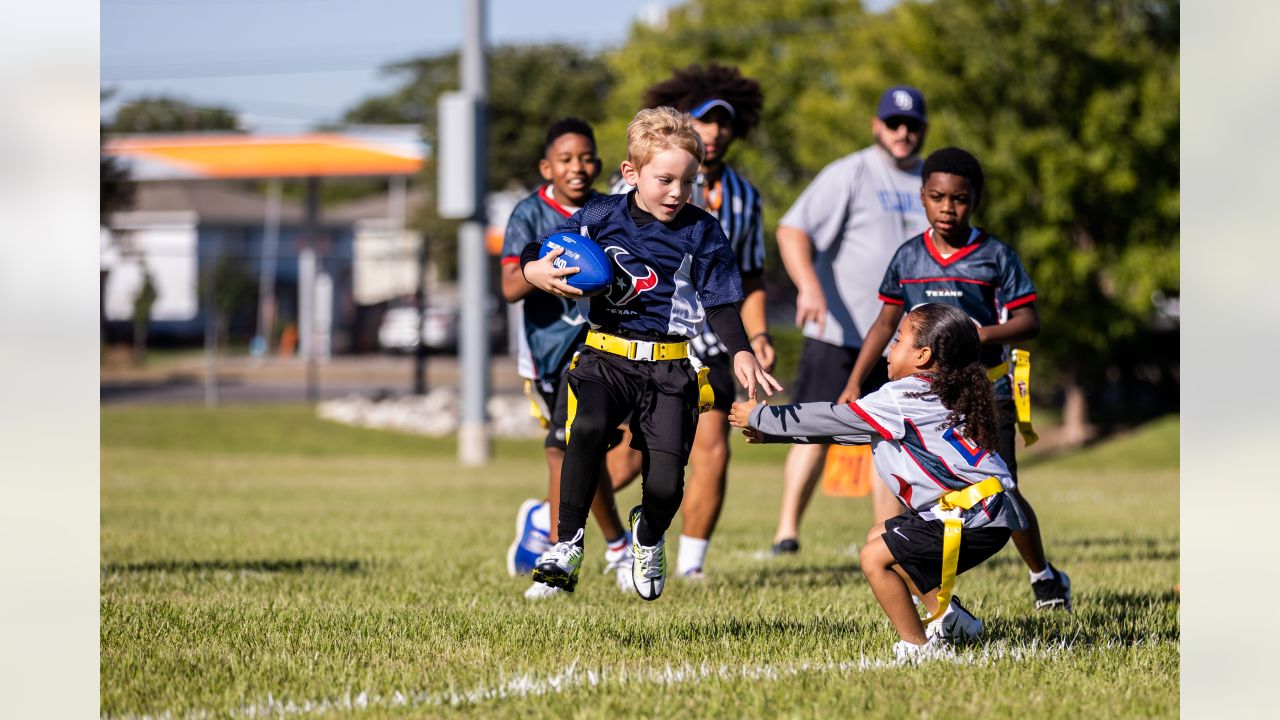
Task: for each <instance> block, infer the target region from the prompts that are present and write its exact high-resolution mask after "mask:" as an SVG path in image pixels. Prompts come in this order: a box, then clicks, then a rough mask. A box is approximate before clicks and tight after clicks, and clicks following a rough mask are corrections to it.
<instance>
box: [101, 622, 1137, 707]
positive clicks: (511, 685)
mask: <svg viewBox="0 0 1280 720" xmlns="http://www.w3.org/2000/svg"><path fill="white" fill-rule="evenodd" d="M1120 644H1121V643H1119V642H1117V643H1116V645H1117V646H1119V645H1120ZM1088 647H1101V646H1099V645H1091V646H1088ZM1072 649H1073V645H1072V643H1070V642H1068V641H1066V640H1063V641H1061V642H1058V643H1042V642H1038V641H1034V640H1033V641H1032V642H1030V643H1027V644H1018V645H1010V644H1008V643H1004V642H995V643H990V644H987V645H982V646H979V647H976V648H969V649H964V650H959V651H957V653H956V657H955V658H954V659H952V660H950V661H949V662H954V663H955V664H961V665H979V666H981V665H987V664H990V663H993V662H998V661H1001V660H1030V659H1044V658H1048V659H1053V658H1056V657H1058V656H1060V655H1062V654H1064V653H1066V652H1068V651H1070V650H1072ZM933 662H944V661H933ZM902 667H904V665H903V664H902V663H899V662H896V661H894V660H891V659H885V658H880V657H875V658H868V657H866V656H865V655H864V656H861V657H859V658H858V659H857V660H847V661H842V662H814V663H798V664H794V665H772V664H764V665H748V666H729V665H710V664H706V663H703V664H701V665H687V664H686V665H678V666H672V665H667V666H666V667H663V668H661V669H653V668H648V669H637V668H628V667H626V666H621V667H599V668H586V667H582V666H581V665H580V663H579V662H578V661H577V660H575V661H574V662H572V663H570V664H569V666H568V667H566V668H565V669H564V670H562V671H560V672H557V673H520V674H517V675H514V676H512V677H511V678H510V679H500V680H499V682H498V684H497V685H492V686H488V685H479V686H476V687H474V688H471V689H469V690H444V691H440V690H436V691H428V690H419V691H399V690H397V691H394V692H392V693H391V694H390V695H381V694H375V693H370V692H368V691H362V692H359V693H356V694H355V695H352V694H351V693H350V692H348V693H346V694H344V695H342V696H338V697H332V698H325V699H302V700H291V699H287V698H277V697H275V695H274V694H272V693H268V694H267V697H266V699H265V700H258V701H256V702H253V703H250V704H246V705H241V706H239V707H233V708H227V709H225V710H195V711H191V712H188V713H181V714H179V713H172V712H164V713H160V714H158V715H121V716H114V717H118V718H120V719H121V720H124V719H125V718H129V719H132V720H204V719H206V718H283V717H297V716H306V715H315V714H320V713H326V712H335V711H342V712H353V711H359V710H368V709H371V708H395V707H431V706H441V705H449V706H463V705H476V704H479V703H485V702H492V701H496V700H510V699H519V698H524V697H529V696H531V695H532V696H537V695H550V694H555V693H560V692H564V691H565V690H569V689H571V688H578V687H591V688H596V687H610V686H616V687H620V686H623V685H635V684H637V683H643V684H650V685H659V686H668V685H680V684H685V683H699V682H702V681H703V680H707V679H717V680H781V679H784V678H789V677H794V676H796V675H802V674H806V673H847V672H851V671H865V670H887V669H898V668H902ZM908 667H909V666H908ZM105 717H108V716H104V718H105Z"/></svg>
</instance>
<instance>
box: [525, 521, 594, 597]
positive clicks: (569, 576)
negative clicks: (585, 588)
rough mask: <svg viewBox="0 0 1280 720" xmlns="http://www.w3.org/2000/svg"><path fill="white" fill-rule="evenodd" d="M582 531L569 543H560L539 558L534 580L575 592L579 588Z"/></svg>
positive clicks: (534, 571) (534, 569) (534, 570)
mask: <svg viewBox="0 0 1280 720" xmlns="http://www.w3.org/2000/svg"><path fill="white" fill-rule="evenodd" d="M582 536H583V532H582V530H581V529H579V530H578V532H577V533H576V534H574V536H573V538H572V539H570V540H569V541H568V542H558V543H556V544H555V545H554V546H552V548H551V549H550V550H548V551H546V552H545V553H543V554H542V557H540V558H538V564H537V565H535V566H534V568H533V580H534V582H539V583H542V584H544V585H550V586H552V587H558V588H564V589H565V590H566V591H567V592H573V589H574V588H575V587H577V586H578V571H579V570H580V569H582V547H581V546H580V545H578V543H579V542H581V541H582Z"/></svg>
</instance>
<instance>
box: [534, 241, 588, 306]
mask: <svg viewBox="0 0 1280 720" xmlns="http://www.w3.org/2000/svg"><path fill="white" fill-rule="evenodd" d="M562 253H564V248H561V247H558V248H556V249H555V250H552V251H551V252H549V253H547V255H546V257H543V258H541V259H539V260H534V261H533V262H531V263H529V264H527V265H525V266H524V279H525V280H527V281H528V282H529V284H530V285H532V286H534V287H536V288H538V289H539V290H542V291H543V292H549V293H551V294H552V295H557V296H559V297H562V298H569V299H570V300H576V299H578V298H580V297H582V291H581V290H579V289H578V288H576V287H573V286H572V285H570V284H569V283H568V282H567V281H566V280H565V278H567V277H569V276H570V275H574V274H577V273H578V272H580V269H579V268H576V267H556V266H555V264H554V263H555V259H556V258H558V257H560V255H561V254H562Z"/></svg>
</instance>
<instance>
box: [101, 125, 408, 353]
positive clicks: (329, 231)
mask: <svg viewBox="0 0 1280 720" xmlns="http://www.w3.org/2000/svg"><path fill="white" fill-rule="evenodd" d="M416 137H417V128H399V129H397V128H391V129H387V128H380V129H378V132H375V133H369V132H363V133H348V134H325V135H304V136H294V137H273V138H255V137H252V136H243V135H237V136H219V135H205V136H150V137H133V138H121V139H117V140H113V141H111V142H110V143H108V145H107V148H106V150H107V152H108V153H110V154H112V155H115V156H117V157H121V158H123V159H124V160H125V161H126V162H127V163H128V165H129V167H130V174H131V178H132V179H133V180H134V181H136V182H137V191H136V194H135V198H134V203H133V206H132V207H131V208H130V209H129V210H127V211H124V212H117V213H115V214H114V215H112V216H111V217H110V218H109V220H108V224H107V227H106V228H105V229H104V230H103V233H102V240H101V263H102V278H103V280H102V282H103V288H102V305H103V306H102V313H103V318H104V334H105V337H104V339H105V340H107V341H112V340H115V339H123V338H124V337H128V336H129V335H130V334H131V330H132V328H131V325H132V317H133V312H134V301H135V298H137V297H138V294H139V291H140V290H141V289H142V287H143V281H144V273H146V274H149V275H150V276H151V282H152V284H153V286H154V287H155V290H156V299H155V303H154V305H153V306H152V309H151V323H150V335H151V338H152V339H153V340H155V341H156V342H158V343H169V344H188V343H190V344H198V343H199V342H200V341H201V339H202V337H203V335H204V332H205V324H206V320H207V319H208V317H209V308H208V307H207V305H208V304H209V300H210V299H211V298H212V299H213V301H214V302H215V303H217V304H218V305H220V306H222V307H224V308H226V307H230V308H231V311H230V312H229V313H227V314H226V317H225V320H226V323H227V326H226V327H225V328H224V330H225V332H227V333H228V335H229V337H230V338H231V341H232V342H233V343H234V342H238V341H240V340H243V339H244V338H246V337H250V336H253V335H255V334H259V332H260V330H259V327H258V326H259V325H263V318H270V321H269V322H268V323H267V324H269V325H271V328H270V332H269V333H266V334H265V335H266V337H267V339H268V341H269V342H270V343H271V346H272V347H274V346H275V341H277V340H279V339H280V337H281V336H282V335H287V333H285V332H284V331H285V330H286V328H289V327H290V326H292V328H293V330H292V332H293V336H294V337H295V338H296V337H297V336H298V327H299V323H300V316H301V315H302V314H303V308H301V307H300V305H301V304H302V303H301V301H300V293H301V292H302V289H303V288H304V287H312V288H313V291H312V294H311V295H309V296H308V297H312V298H314V303H313V308H314V310H313V314H314V317H313V318H312V322H313V326H314V327H315V334H314V336H313V337H314V338H315V339H316V341H317V342H318V343H319V344H320V345H321V346H320V347H319V348H318V352H319V354H320V355H321V356H322V357H323V356H326V355H328V354H329V353H330V352H337V353H343V352H351V351H359V350H372V349H374V344H375V338H376V327H377V323H378V322H379V320H380V317H379V316H380V312H381V311H382V310H385V308H386V307H387V306H388V305H389V304H390V303H391V302H392V301H393V300H396V299H397V298H403V297H405V296H406V295H412V293H413V292H414V290H415V289H416V288H417V278H418V273H419V272H420V270H421V265H420V262H419V255H418V248H419V246H420V244H421V239H420V237H419V236H418V235H417V234H416V233H414V232H412V231H410V230H408V229H407V228H406V225H407V223H406V218H407V217H409V216H410V214H411V213H413V212H414V211H415V210H416V209H417V206H418V205H419V204H420V203H421V198H420V197H419V196H418V195H415V194H413V193H409V192H407V180H406V179H405V178H406V177H408V176H412V175H414V174H416V173H418V172H420V171H421V168H422V164H423V157H424V155H425V153H424V150H423V148H422V147H421V145H420V143H419V142H418V141H417V140H416ZM384 175H385V176H387V177H389V178H391V179H390V181H389V190H388V192H384V193H378V194H376V195H374V196H370V197H365V198H363V199H361V200H358V201H354V202H350V203H348V204H346V205H342V206H338V207H331V208H323V209H321V208H319V202H318V197H314V198H312V199H311V203H310V206H311V207H312V208H313V213H314V215H313V216H312V217H310V218H308V212H307V208H308V202H306V201H302V200H296V199H295V200H288V199H282V198H280V197H279V196H278V195H276V196H273V195H272V194H271V193H268V192H266V191H265V189H264V188H265V186H264V184H263V183H261V182H260V181H261V180H279V179H287V178H308V179H314V182H311V183H310V184H309V185H308V187H309V188H310V192H312V193H315V192H317V190H316V189H317V188H318V187H319V178H331V177H371V176H372V177H377V176H384ZM253 181H258V182H253ZM309 182H310V181H309ZM312 226H314V230H313V231H310V232H309V228H310V227H312ZM304 248H305V249H309V250H312V251H314V254H315V259H316V263H315V274H314V278H310V279H308V278H304V277H303V274H304V273H306V272H307V271H306V264H304V263H300V262H299V260H300V257H301V256H302V254H303V250H304ZM210 279H212V284H211V285H210V292H209V294H207V295H206V294H205V293H204V290H205V287H204V285H203V283H206V282H209V281H210ZM264 304H266V305H267V306H269V308H270V311H269V312H268V313H265V314H264V313H263V311H262V310H263V305H264Z"/></svg>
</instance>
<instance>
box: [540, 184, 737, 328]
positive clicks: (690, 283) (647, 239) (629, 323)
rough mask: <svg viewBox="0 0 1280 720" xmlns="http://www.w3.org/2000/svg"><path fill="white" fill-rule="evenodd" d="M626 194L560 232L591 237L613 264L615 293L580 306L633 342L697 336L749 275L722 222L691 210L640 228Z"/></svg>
mask: <svg viewBox="0 0 1280 720" xmlns="http://www.w3.org/2000/svg"><path fill="white" fill-rule="evenodd" d="M628 197H630V195H629V194H627V195H607V196H603V197H597V198H596V199H594V200H592V201H590V202H588V203H587V204H586V206H585V207H583V208H582V209H581V210H579V211H578V212H576V213H574V214H573V217H570V218H568V219H567V220H565V221H564V222H562V223H561V224H560V225H559V226H557V227H556V228H555V229H554V230H552V231H551V232H548V233H544V234H543V235H542V236H541V237H539V238H538V242H542V241H543V240H545V239H546V238H547V237H549V236H551V235H552V234H554V233H557V232H575V233H579V234H582V235H586V236H587V237H589V238H591V239H592V240H594V241H595V242H596V244H597V245H599V246H600V249H601V250H603V251H604V252H605V254H607V255H608V256H609V258H610V259H611V260H613V285H612V286H611V287H610V288H609V291H608V292H606V293H604V294H602V295H597V296H596V297H593V298H585V299H583V300H579V301H578V309H579V311H580V312H581V313H582V314H583V316H584V317H586V318H587V322H588V323H590V325H591V327H593V328H598V329H600V330H602V331H604V332H608V333H617V334H621V335H623V336H626V337H632V338H644V339H657V338H660V337H682V338H690V339H691V338H694V337H697V336H698V333H700V332H701V331H702V327H703V325H704V324H705V322H706V308H712V307H717V306H720V305H728V304H731V303H736V302H738V301H740V300H742V277H741V275H740V273H739V272H738V263H737V261H736V260H735V259H734V256H733V250H732V249H731V248H730V247H729V241H728V240H727V239H726V238H725V235H724V231H723V230H722V229H721V228H720V223H719V222H718V221H717V220H716V219H715V218H714V217H712V216H711V215H709V214H707V213H706V212H705V211H703V210H700V209H699V208H696V207H694V206H693V205H685V207H684V208H683V209H682V210H681V211H680V214H678V215H676V217H675V218H674V219H673V220H672V221H671V222H670V223H662V222H651V223H648V224H646V225H645V226H644V227H637V226H636V224H635V221H634V220H632V219H631V215H630V213H629V212H628V210H627V198H628Z"/></svg>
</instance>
